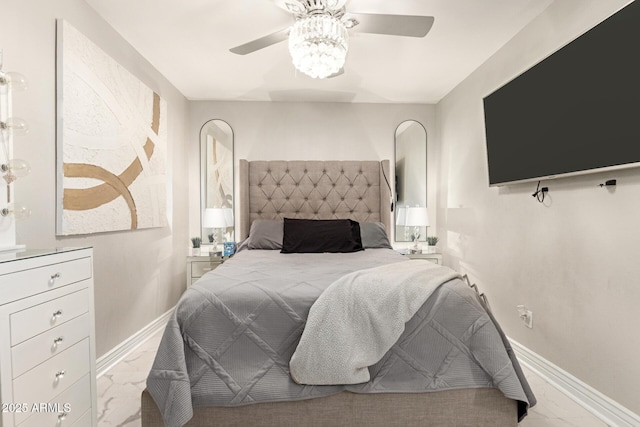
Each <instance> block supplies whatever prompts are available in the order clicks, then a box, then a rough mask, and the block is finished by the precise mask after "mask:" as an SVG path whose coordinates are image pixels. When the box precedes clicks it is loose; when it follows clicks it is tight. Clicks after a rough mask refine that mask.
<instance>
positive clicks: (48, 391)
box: [13, 338, 91, 423]
mask: <svg viewBox="0 0 640 427" xmlns="http://www.w3.org/2000/svg"><path fill="white" fill-rule="evenodd" d="M90 363H91V354H90V352H89V338H86V339H84V340H82V341H80V342H79V343H77V344H75V345H74V346H72V347H70V348H68V349H67V350H65V351H63V352H62V353H60V354H58V355H56V356H54V357H52V358H51V359H49V360H47V361H46V362H44V363H42V364H40V365H38V366H36V367H35V368H33V369H32V370H30V371H27V372H26V373H24V374H22V375H21V376H19V377H18V378H16V379H15V380H13V401H14V402H27V403H29V404H32V403H40V402H49V401H50V400H52V399H53V398H54V397H55V396H56V395H58V394H60V393H61V392H62V391H64V390H65V389H67V388H69V387H70V386H71V385H73V384H74V383H75V382H76V381H78V380H79V379H80V378H82V377H83V376H85V374H87V373H89V371H90V368H91V366H90ZM84 390H85V393H87V394H89V395H90V394H91V393H90V392H88V389H87V388H85V389H84ZM89 398H91V396H89ZM28 416H29V414H24V413H18V414H16V417H15V419H16V423H21V422H22V421H24V420H25V419H26V418H27V417H28Z"/></svg>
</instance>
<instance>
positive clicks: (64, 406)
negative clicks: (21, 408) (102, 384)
mask: <svg viewBox="0 0 640 427" xmlns="http://www.w3.org/2000/svg"><path fill="white" fill-rule="evenodd" d="M90 387H91V382H90V379H89V375H85V376H84V377H82V378H81V379H80V381H78V382H77V383H75V384H74V385H72V386H71V387H70V388H68V389H67V390H65V391H63V392H62V393H60V394H59V395H58V396H56V397H54V398H53V399H52V400H50V401H49V402H47V403H48V405H47V406H40V405H38V406H36V407H35V408H33V407H32V408H33V409H36V411H33V412H32V413H31V416H30V417H29V418H27V420H26V421H25V422H23V423H22V424H20V427H49V426H50V427H63V426H70V425H72V424H73V423H75V422H79V421H80V420H81V419H83V418H85V417H87V410H88V409H90V408H91V394H90V393H87V390H90ZM74 425H75V424H74ZM90 425H91V411H88V418H85V421H84V423H83V424H78V426H90Z"/></svg>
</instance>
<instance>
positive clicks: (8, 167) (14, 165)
mask: <svg viewBox="0 0 640 427" xmlns="http://www.w3.org/2000/svg"><path fill="white" fill-rule="evenodd" d="M2 171H3V172H10V173H11V174H13V175H15V177H16V178H22V177H24V176H27V175H29V172H31V166H30V165H29V163H28V162H27V161H26V160H22V159H11V160H9V161H8V162H7V163H6V164H4V165H2Z"/></svg>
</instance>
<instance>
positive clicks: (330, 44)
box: [289, 13, 349, 79]
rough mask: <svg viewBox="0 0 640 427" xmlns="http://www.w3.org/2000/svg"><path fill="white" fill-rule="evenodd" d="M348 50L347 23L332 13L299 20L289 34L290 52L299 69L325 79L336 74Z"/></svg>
mask: <svg viewBox="0 0 640 427" xmlns="http://www.w3.org/2000/svg"><path fill="white" fill-rule="evenodd" d="M348 50H349V34H348V32H347V28H346V27H345V25H344V24H343V23H342V21H340V19H338V18H337V17H334V16H332V15H331V14H329V13H326V14H312V15H308V16H305V17H303V18H300V19H298V20H296V22H295V24H293V27H291V32H290V33H289V53H290V54H291V58H292V60H293V65H294V67H296V69H297V70H299V71H301V72H303V73H304V74H306V75H308V76H310V77H312V78H320V79H324V78H326V77H328V76H330V75H332V74H335V73H337V72H338V71H339V70H340V69H341V68H342V67H343V66H344V62H345V59H346V57H347V52H348Z"/></svg>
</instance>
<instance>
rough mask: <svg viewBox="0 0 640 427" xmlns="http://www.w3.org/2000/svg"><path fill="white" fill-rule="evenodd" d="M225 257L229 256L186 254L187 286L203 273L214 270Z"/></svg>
mask: <svg viewBox="0 0 640 427" xmlns="http://www.w3.org/2000/svg"><path fill="white" fill-rule="evenodd" d="M227 259H229V258H228V257H226V258H220V257H212V256H210V255H209V254H205V255H190V256H187V287H189V286H191V285H193V284H194V283H195V282H196V280H198V279H199V278H200V277H202V276H203V275H204V274H205V273H207V272H209V271H211V270H215V269H216V268H217V267H218V266H219V265H220V264H222V263H223V262H224V261H225V260H227Z"/></svg>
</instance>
